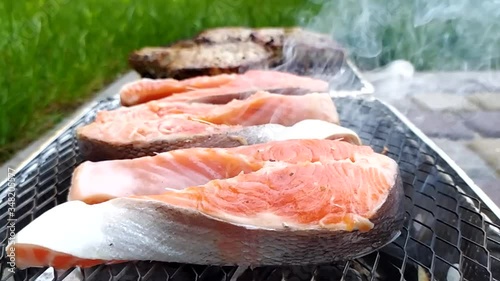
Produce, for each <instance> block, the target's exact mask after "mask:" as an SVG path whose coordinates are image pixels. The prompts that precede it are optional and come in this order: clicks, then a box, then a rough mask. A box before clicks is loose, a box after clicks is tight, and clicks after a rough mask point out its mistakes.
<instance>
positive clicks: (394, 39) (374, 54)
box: [299, 0, 500, 70]
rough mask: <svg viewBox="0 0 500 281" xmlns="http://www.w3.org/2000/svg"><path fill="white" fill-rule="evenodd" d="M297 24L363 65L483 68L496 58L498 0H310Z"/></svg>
mask: <svg viewBox="0 0 500 281" xmlns="http://www.w3.org/2000/svg"><path fill="white" fill-rule="evenodd" d="M310 3H311V4H312V5H313V6H314V5H316V6H317V7H319V12H318V13H316V11H312V10H314V9H312V10H309V11H306V12H304V13H303V14H302V15H301V16H300V17H299V18H300V25H301V26H303V27H306V28H309V29H311V30H314V31H320V32H325V33H329V34H331V35H332V37H333V38H335V39H336V40H337V41H338V42H339V43H341V45H343V46H345V47H346V49H347V50H349V52H350V54H351V56H352V57H354V58H355V60H356V63H357V65H358V66H360V67H361V68H362V69H374V68H378V67H381V66H383V65H386V64H387V63H389V62H391V61H393V60H397V59H403V60H408V61H410V62H411V63H412V64H413V65H415V68H416V69H418V70H422V69H424V70H427V69H432V70H484V69H491V68H492V67H494V66H496V65H497V64H498V62H499V60H498V59H499V55H500V32H497V30H498V28H499V27H500V22H499V21H498V19H499V18H500V1H498V0H481V1H476V0H415V1H400V0H360V1H350V0H335V1H331V0H326V1H320V0H310Z"/></svg>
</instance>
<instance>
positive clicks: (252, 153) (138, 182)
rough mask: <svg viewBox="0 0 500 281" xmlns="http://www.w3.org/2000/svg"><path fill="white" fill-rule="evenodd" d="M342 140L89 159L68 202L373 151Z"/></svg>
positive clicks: (104, 198)
mask: <svg viewBox="0 0 500 281" xmlns="http://www.w3.org/2000/svg"><path fill="white" fill-rule="evenodd" d="M354 136H355V135H354ZM337 141H339V142H341V143H339V144H335V149H332V147H331V143H330V142H323V141H321V140H320V139H308V140H304V139H295V140H291V141H289V142H287V144H288V146H287V147H284V146H281V145H280V144H281V141H270V142H267V143H262V144H256V145H248V146H239V147H233V148H198V147H195V148H187V149H178V150H173V151H169V152H164V153H161V154H158V155H155V156H147V157H141V158H135V159H125V160H109V161H101V162H91V161H86V162H84V163H82V164H80V165H79V166H78V167H77V168H76V169H75V171H74V172H73V177H72V184H71V187H70V189H69V195H68V200H70V201H72V200H80V201H84V202H85V203H88V204H95V203H101V202H104V201H107V200H110V199H113V198H118V197H127V196H134V195H154V194H161V193H163V192H165V191H168V190H181V189H184V188H187V187H189V186H197V185H202V184H205V183H207V182H209V181H211V180H214V179H224V178H231V177H234V176H237V175H238V174H241V173H250V172H255V171H257V170H259V169H262V168H263V167H264V166H265V165H266V163H267V161H283V162H287V163H299V162H302V161H312V162H315V161H320V160H321V159H325V158H326V159H330V158H331V159H334V160H346V159H350V158H352V157H360V158H362V157H365V156H366V155H369V154H370V153H371V152H372V151H371V149H369V148H368V147H366V146H364V147H362V150H361V151H360V152H357V151H353V150H350V147H351V145H352V144H357V145H360V144H361V142H360V141H359V139H356V140H355V141H353V142H346V141H342V140H339V139H337ZM289 150H291V151H293V153H288V151H289ZM353 153H355V154H353Z"/></svg>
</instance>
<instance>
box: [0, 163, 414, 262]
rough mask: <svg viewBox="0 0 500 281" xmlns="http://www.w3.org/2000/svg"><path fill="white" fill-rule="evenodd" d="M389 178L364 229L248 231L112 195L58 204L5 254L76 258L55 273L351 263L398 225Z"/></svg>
mask: <svg viewBox="0 0 500 281" xmlns="http://www.w3.org/2000/svg"><path fill="white" fill-rule="evenodd" d="M394 163H395V162H394ZM394 177H395V178H394V184H393V185H392V186H391V187H390V189H389V191H388V194H387V197H386V199H385V201H384V202H383V204H382V205H381V206H380V208H378V209H377V210H376V211H375V213H374V215H372V216H371V217H370V221H371V222H372V223H373V225H374V226H373V228H371V229H370V230H368V231H358V230H354V231H345V230H328V229H321V228H319V229H296V228H281V229H272V228H260V227H255V226H253V227H252V226H248V225H241V224H237V223H231V222H228V221H224V220H221V219H218V218H214V217H209V216H207V215H205V214H203V213H200V212H197V211H194V210H190V209H185V208H180V207H176V206H173V205H171V204H166V203H164V202H161V201H157V200H147V199H135V198H117V199H113V200H110V201H107V202H104V203H101V204H97V205H87V204H85V203H83V202H81V201H70V202H66V203H63V204H61V205H59V206H56V207H55V208H53V209H51V210H49V211H47V212H46V213H44V214H43V215H42V216H41V217H39V218H37V219H36V220H35V221H33V222H32V223H30V224H29V225H28V226H26V227H25V228H24V229H22V230H21V231H20V232H19V233H18V235H17V239H16V242H15V243H16V244H9V245H8V246H7V249H6V250H7V251H8V250H9V247H16V249H18V250H19V249H22V253H23V255H17V256H16V261H17V263H16V265H17V266H18V267H19V268H26V267H43V266H54V265H53V264H49V262H48V261H47V260H39V261H38V262H37V261H36V260H33V259H30V257H29V254H26V252H27V249H30V248H32V247H33V246H34V247H35V248H40V247H45V248H46V249H49V250H50V251H55V252H59V253H64V254H66V255H72V256H74V257H77V259H79V260H75V261H73V264H69V263H65V264H64V265H61V266H60V267H56V266H55V267H56V269H68V268H70V267H72V266H73V265H74V264H93V263H96V262H97V263H98V262H100V261H102V262H103V263H108V262H111V263H116V262H123V261H134V260H155V261H164V262H179V263H190V264H210V265H222V266H228V265H253V266H271V265H279V266H283V265H285V266H286V265H308V264H321V263H327V262H332V261H338V260H349V259H354V258H358V257H361V256H364V255H366V254H369V253H371V252H372V251H374V250H376V249H378V248H379V247H381V246H384V245H385V244H386V243H388V242H390V241H392V240H393V239H394V237H395V235H398V232H399V230H400V229H401V228H402V226H403V221H404V216H405V210H404V205H403V203H404V192H403V189H402V181H401V178H400V175H399V170H398V169H396V174H394ZM68 220H69V222H68ZM60 221H65V222H67V225H66V227H65V228H64V229H62V230H61V231H57V232H53V231H47V230H51V229H55V228H57V227H59V223H60ZM96 260H97V261H96ZM84 267H85V266H84Z"/></svg>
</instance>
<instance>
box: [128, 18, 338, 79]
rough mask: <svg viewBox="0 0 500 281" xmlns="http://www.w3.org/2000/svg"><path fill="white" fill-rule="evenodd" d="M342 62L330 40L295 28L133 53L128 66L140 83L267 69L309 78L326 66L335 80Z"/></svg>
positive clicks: (207, 34) (217, 32)
mask: <svg viewBox="0 0 500 281" xmlns="http://www.w3.org/2000/svg"><path fill="white" fill-rule="evenodd" d="M345 58H346V54H345V51H344V50H343V49H342V48H341V47H340V46H339V45H338V44H337V43H336V42H335V41H333V40H332V39H331V38H330V37H329V36H327V35H325V34H320V33H315V32H312V31H308V30H304V29H301V28H298V27H285V28H282V27H266V28H247V27H220V28H212V29H207V30H204V31H202V32H200V33H199V34H197V35H196V36H195V37H194V38H191V39H186V40H181V41H178V42H175V43H173V44H170V45H167V46H158V47H144V48H142V49H140V50H135V51H133V52H132V53H131V54H130V55H129V58H128V62H129V65H130V67H131V68H132V69H134V70H135V71H136V72H138V73H139V74H140V75H141V77H143V78H151V79H162V78H173V79H178V80H182V79H187V78H192V77H196V76H202V75H208V76H213V75H218V74H223V73H243V72H245V71H247V70H249V69H270V68H272V69H276V68H277V69H280V70H283V71H288V72H291V73H296V74H309V73H313V72H314V69H313V68H319V67H321V68H323V67H324V65H325V64H327V65H328V67H329V68H330V69H328V70H329V71H330V72H332V74H334V73H335V72H336V71H338V70H339V69H340V67H341V66H342V65H343V63H344V60H345Z"/></svg>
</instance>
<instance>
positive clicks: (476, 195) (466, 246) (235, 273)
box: [0, 80, 500, 281]
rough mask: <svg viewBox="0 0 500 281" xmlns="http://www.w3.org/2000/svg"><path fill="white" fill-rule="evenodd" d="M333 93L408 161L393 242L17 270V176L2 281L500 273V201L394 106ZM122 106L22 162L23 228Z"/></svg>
mask: <svg viewBox="0 0 500 281" xmlns="http://www.w3.org/2000/svg"><path fill="white" fill-rule="evenodd" d="M358 82H359V80H358ZM360 85H364V84H363V83H361V84H360ZM368 88H369V87H368ZM364 89H365V90H366V89H367V88H366V87H365V88H364ZM361 92H363V91H361ZM333 99H334V102H335V103H336V105H337V107H338V111H339V115H340V118H341V122H342V125H343V126H345V127H348V128H350V129H352V130H354V131H356V132H357V133H358V134H359V136H360V138H361V139H362V141H363V142H364V144H367V145H370V146H371V147H372V148H373V149H374V150H375V151H377V152H381V153H385V154H386V155H388V156H389V157H391V158H393V159H394V160H396V161H397V162H398V164H399V167H400V170H401V177H402V181H403V185H404V191H405V210H406V213H405V215H406V219H405V223H404V227H403V228H402V229H401V234H400V236H399V237H398V238H397V239H396V240H395V241H393V242H392V243H390V244H389V245H387V246H385V247H384V248H382V249H380V250H378V251H376V252H373V253H372V254H370V255H367V256H365V257H362V258H359V259H356V260H351V261H345V262H332V263H330V264H321V265H310V266H300V267H299V266H283V267H268V266H266V267H256V268H241V267H239V268H238V267H219V266H209V265H191V264H177V263H161V262H145V261H141V262H129V263H124V264H115V265H101V266H96V267H93V268H90V269H83V270H80V269H73V270H70V271H65V272H56V271H54V270H53V269H51V268H48V269H47V268H39V269H27V270H16V271H15V273H12V272H10V271H9V269H11V266H10V265H9V263H8V262H9V257H7V256H6V253H5V246H6V244H7V241H8V238H9V236H10V235H11V232H10V231H9V229H8V228H7V224H8V223H9V219H12V217H10V216H9V215H10V213H9V212H8V209H9V207H11V206H9V204H8V197H9V196H8V192H9V190H8V188H9V183H8V182H7V181H5V182H4V183H3V184H2V185H1V187H0V192H1V197H2V201H1V204H0V216H1V217H0V225H1V228H0V233H1V234H2V236H1V238H2V249H1V250H2V251H1V252H0V258H2V262H1V264H0V269H1V271H2V279H1V280H2V281H7V280H9V281H10V280H42V277H44V276H49V278H44V279H43V280H88V281H92V280H96V281H97V280H179V281H205V280H231V278H236V277H238V280H241V281H246V280H256V281H257V280H290V281H299V280H344V281H347V280H356V281H357V280H407V281H423V280H449V281H454V280H469V281H485V280H500V217H499V216H500V209H499V208H498V207H497V206H496V205H495V204H493V202H492V201H491V200H490V199H489V198H488V197H487V196H486V195H485V194H484V193H483V192H482V191H481V190H480V189H479V188H478V187H477V186H475V185H474V183H473V182H472V181H471V180H470V179H469V178H468V177H467V175H465V173H464V172H463V171H462V170H461V169H460V168H458V167H457V166H456V165H455V164H454V163H453V162H452V161H451V160H450V159H449V158H448V156H447V155H445V154H444V153H443V152H442V151H441V150H440V149H439V148H437V147H436V146H435V145H434V144H433V143H432V141H430V140H429V139H428V138H427V137H426V136H425V135H423V134H422V133H421V132H420V131H419V130H418V129H417V128H416V127H415V126H413V125H412V124H411V123H410V122H409V121H408V120H407V119H406V118H405V117H404V116H403V115H401V114H400V113H399V112H398V111H397V110H396V109H394V108H393V107H392V106H390V105H388V104H386V103H384V102H382V101H380V100H377V99H376V98H373V97H371V96H355V95H350V96H340V97H333ZM118 106H119V99H118V97H117V96H115V97H113V98H108V99H104V100H100V101H98V102H96V103H95V104H94V105H93V106H91V107H90V108H88V109H87V110H86V111H85V112H83V113H82V115H81V116H79V117H78V118H77V119H75V120H73V121H72V122H71V123H70V124H69V125H68V126H67V127H66V128H65V129H63V130H61V131H60V132H59V133H58V134H57V136H55V137H54V139H53V140H52V141H50V142H49V143H48V144H47V145H46V146H44V147H43V148H42V149H41V150H40V152H39V153H37V154H36V155H34V157H33V158H32V159H31V161H29V162H28V163H27V164H26V165H24V166H22V167H21V168H20V169H19V170H18V171H16V172H17V173H16V175H15V180H16V181H15V188H16V191H15V198H16V201H15V203H16V206H15V214H14V217H13V218H14V219H15V228H16V232H17V231H18V230H20V229H22V228H23V227H25V226H26V225H27V224H28V223H29V222H31V221H32V220H34V219H35V218H36V217H38V216H40V215H41V214H42V213H44V212H45V211H47V210H49V209H50V208H52V207H54V206H56V205H57V204H61V203H63V202H64V201H66V196H67V192H68V188H69V186H70V181H71V175H72V172H73V169H74V168H75V167H76V166H77V165H78V164H79V163H81V162H82V161H83V159H82V157H81V155H80V153H79V149H78V145H77V142H76V139H75V138H74V133H75V129H76V128H77V127H79V126H82V125H84V124H87V123H89V122H91V121H93V118H94V116H95V114H96V112H98V111H99V110H109V109H113V108H116V107H118ZM61 227H64V222H61ZM54 231H57V229H54ZM37 278H39V279H37Z"/></svg>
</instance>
